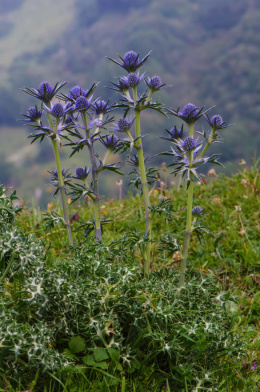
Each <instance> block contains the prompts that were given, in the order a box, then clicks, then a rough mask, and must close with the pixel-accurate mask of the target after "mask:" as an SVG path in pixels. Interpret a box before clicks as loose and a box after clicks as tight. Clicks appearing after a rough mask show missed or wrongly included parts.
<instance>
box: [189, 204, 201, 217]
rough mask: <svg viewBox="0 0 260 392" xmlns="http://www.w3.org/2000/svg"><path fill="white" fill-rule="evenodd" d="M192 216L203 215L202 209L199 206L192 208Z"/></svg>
mask: <svg viewBox="0 0 260 392" xmlns="http://www.w3.org/2000/svg"><path fill="white" fill-rule="evenodd" d="M192 215H195V216H201V215H203V210H202V208H200V206H196V207H194V208H193V209H192Z"/></svg>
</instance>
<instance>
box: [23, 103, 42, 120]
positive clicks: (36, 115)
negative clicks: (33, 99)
mask: <svg viewBox="0 0 260 392" xmlns="http://www.w3.org/2000/svg"><path fill="white" fill-rule="evenodd" d="M23 116H24V117H26V119H27V120H25V121H26V122H37V123H39V122H40V119H41V117H42V110H39V109H38V108H37V106H36V105H35V107H31V108H29V109H28V111H27V114H23Z"/></svg>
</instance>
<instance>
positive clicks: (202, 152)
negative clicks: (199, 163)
mask: <svg viewBox="0 0 260 392" xmlns="http://www.w3.org/2000/svg"><path fill="white" fill-rule="evenodd" d="M214 133H215V132H214V131H211V134H210V137H209V138H208V140H207V143H206V144H205V146H204V148H203V150H202V151H201V153H200V154H199V155H198V157H197V159H200V158H201V157H203V155H204V154H205V152H206V150H207V149H208V148H209V146H210V145H211V143H212V140H213V138H214Z"/></svg>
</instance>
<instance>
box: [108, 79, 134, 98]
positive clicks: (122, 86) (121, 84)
mask: <svg viewBox="0 0 260 392" xmlns="http://www.w3.org/2000/svg"><path fill="white" fill-rule="evenodd" d="M111 83H112V84H113V85H114V86H115V88H112V90H115V91H119V92H120V93H123V94H125V93H127V91H128V90H129V88H130V85H129V83H128V78H127V77H126V76H122V77H121V78H119V79H118V83H113V82H111Z"/></svg>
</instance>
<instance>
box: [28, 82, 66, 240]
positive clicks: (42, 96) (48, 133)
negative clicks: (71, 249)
mask: <svg viewBox="0 0 260 392" xmlns="http://www.w3.org/2000/svg"><path fill="white" fill-rule="evenodd" d="M65 84H66V82H63V83H60V84H58V83H57V84H56V85H55V86H54V88H53V87H52V86H51V85H50V83H48V82H43V83H41V84H40V85H39V88H38V89H29V88H23V91H24V92H26V93H27V94H29V95H31V96H33V97H34V98H36V99H38V100H40V101H41V102H42V109H38V108H37V106H35V107H31V108H29V109H28V111H27V114H24V117H25V118H26V120H25V122H26V124H27V125H29V126H31V127H33V128H34V131H35V133H33V134H31V135H30V136H29V138H32V143H34V142H35V141H36V140H39V141H40V142H42V141H43V139H45V137H48V138H49V139H50V140H51V142H52V147H53V151H54V156H55V160H56V167H57V170H56V177H57V185H58V187H57V191H58V190H60V193H61V201H62V208H63V218H64V223H65V226H66V230H67V235H68V242H69V244H70V245H73V239H72V234H71V227H70V220H69V213H68V203H67V200H66V189H65V184H64V178H63V171H62V168H61V162H60V155H59V147H61V145H62V143H61V137H62V135H63V133H64V131H65V130H66V129H68V127H69V122H67V117H68V115H69V114H70V112H71V106H70V105H65V106H64V105H62V104H61V103H59V102H58V103H53V98H55V96H56V94H57V93H58V91H59V90H60V89H61V88H62V87H63V86H64V85H65ZM43 110H44V111H45V112H46V113H47V117H48V122H47V123H44V122H42V114H43Z"/></svg>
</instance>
